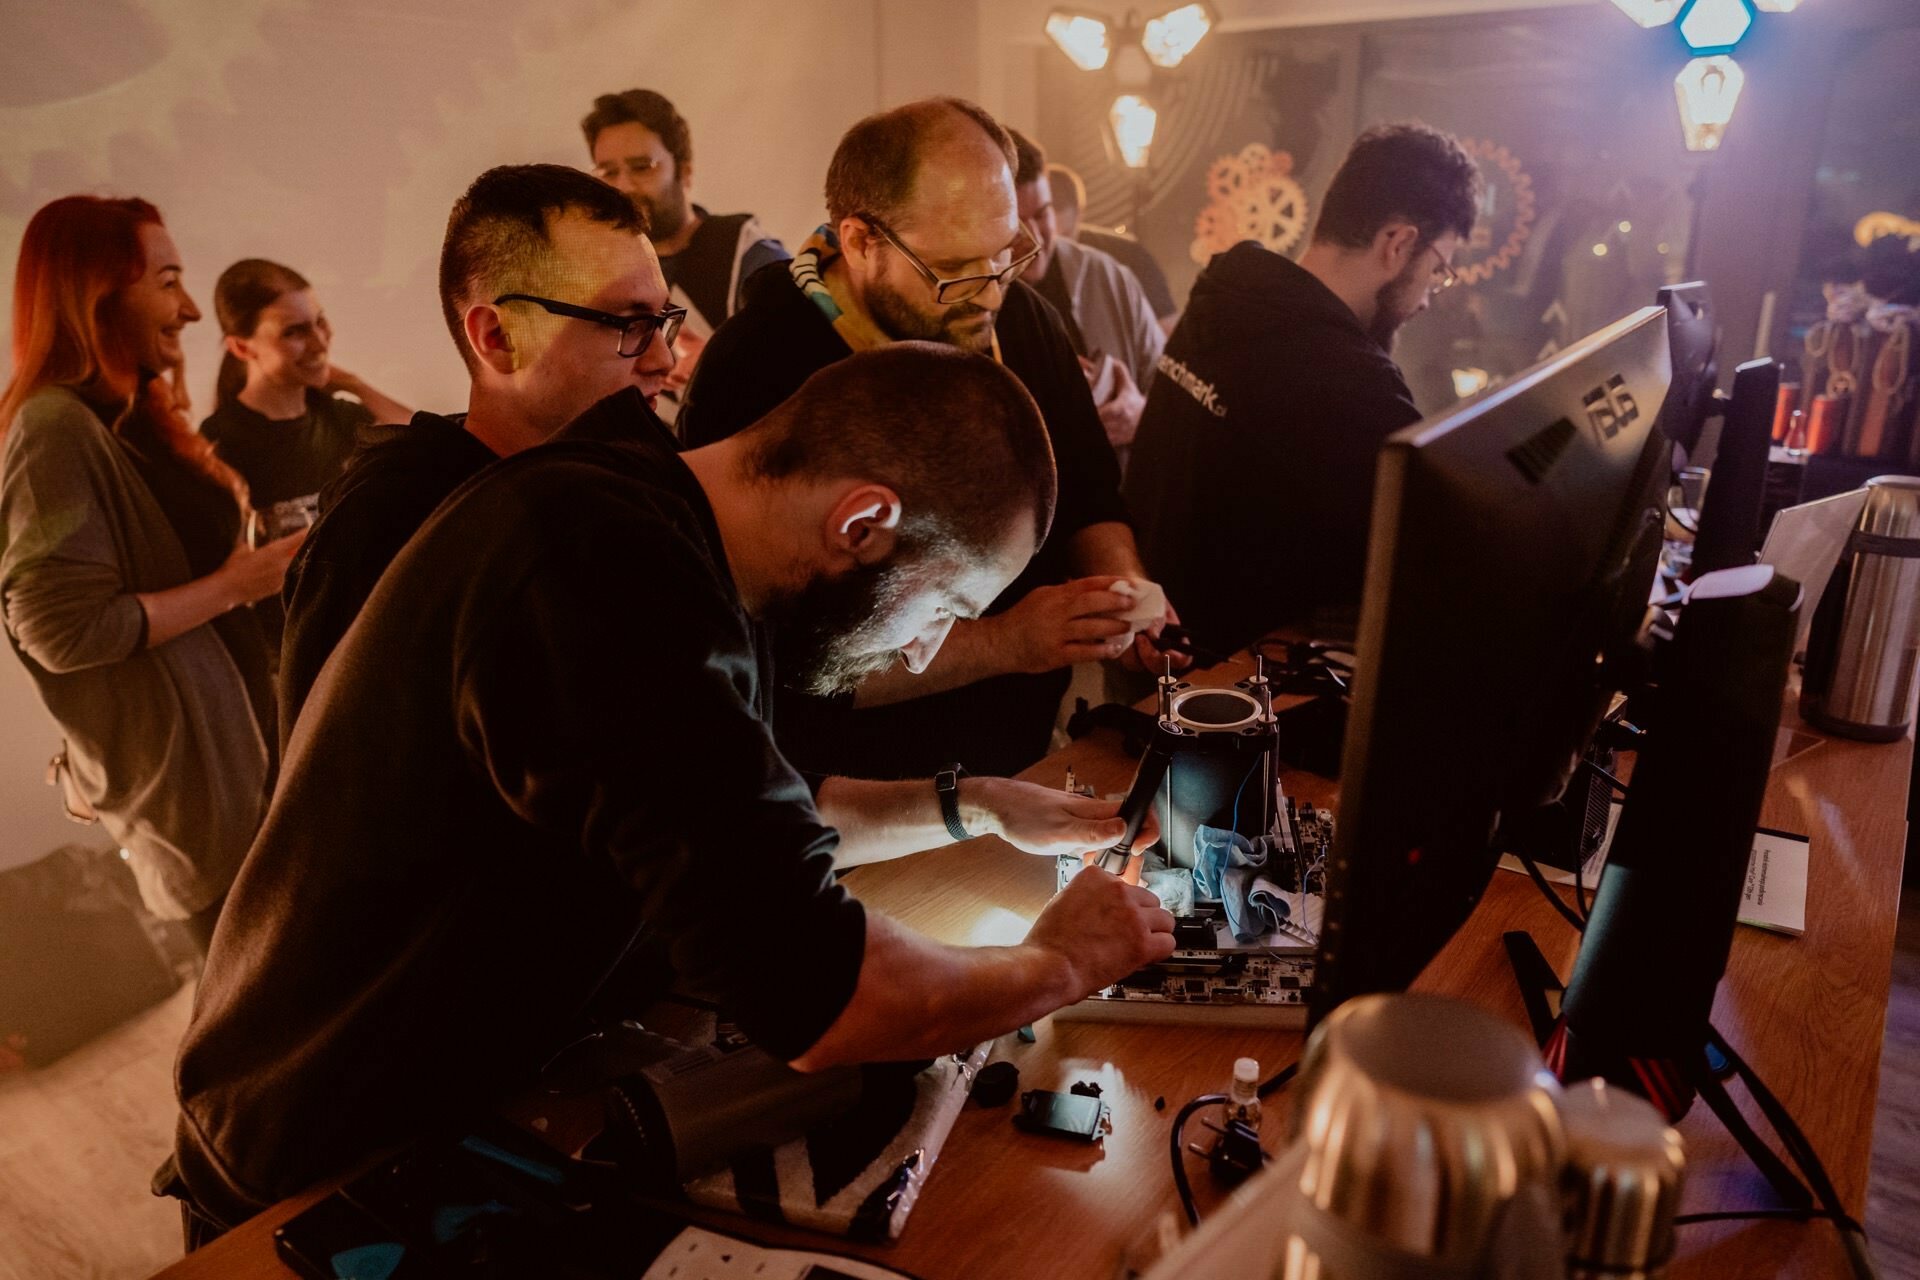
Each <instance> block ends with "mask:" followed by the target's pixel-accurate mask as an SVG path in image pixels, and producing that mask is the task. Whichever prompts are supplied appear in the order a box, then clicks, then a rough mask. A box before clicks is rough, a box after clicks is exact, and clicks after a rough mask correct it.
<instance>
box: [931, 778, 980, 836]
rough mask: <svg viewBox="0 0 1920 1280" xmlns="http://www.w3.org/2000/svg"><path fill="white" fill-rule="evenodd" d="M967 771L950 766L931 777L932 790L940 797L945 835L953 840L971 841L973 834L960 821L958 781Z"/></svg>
mask: <svg viewBox="0 0 1920 1280" xmlns="http://www.w3.org/2000/svg"><path fill="white" fill-rule="evenodd" d="M966 776H967V771H966V770H965V769H963V768H961V767H960V765H959V764H957V763H955V764H950V765H948V766H947V767H946V768H944V769H942V770H941V771H940V772H938V773H936V774H934V775H933V790H934V793H935V794H936V795H938V796H939V797H940V816H941V817H942V818H945V819H946V821H947V834H948V835H950V836H952V837H953V838H954V839H955V840H971V839H972V838H973V834H972V833H971V832H969V831H968V830H967V828H966V826H965V825H964V824H963V823H962V822H961V821H960V779H962V778H964V777H966Z"/></svg>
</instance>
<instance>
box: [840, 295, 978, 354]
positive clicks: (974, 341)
mask: <svg viewBox="0 0 1920 1280" xmlns="http://www.w3.org/2000/svg"><path fill="white" fill-rule="evenodd" d="M862 301H863V302H865V303H866V307H867V311H868V313H869V314H870V315H872V316H873V320H874V323H875V324H877V325H879V326H880V331H881V332H882V333H884V334H886V335H887V336H888V337H889V338H892V339H893V340H894V341H895V342H941V343H945V344H946V345H947V346H950V347H958V348H960V350H962V351H971V352H973V353H974V354H976V355H979V354H982V353H984V352H986V351H987V350H988V349H989V348H991V347H992V345H993V324H992V321H991V317H992V314H993V313H992V312H989V311H987V309H986V308H985V307H982V306H979V305H978V304H976V303H972V302H963V303H960V304H959V305H958V306H953V307H948V308H947V309H946V310H945V311H943V312H941V313H940V314H939V315H937V316H928V315H925V314H923V313H922V312H919V311H916V310H914V309H913V307H912V306H911V305H909V304H908V302H907V300H906V299H905V298H902V297H901V296H900V295H899V294H897V293H895V292H894V291H893V290H891V289H889V288H887V287H886V286H885V285H882V284H874V285H872V286H871V287H869V288H868V289H867V292H866V297H864V298H863V299H862ZM982 314H985V315H987V316H988V317H989V321H988V323H987V325H986V326H985V327H983V328H979V329H974V330H971V331H969V332H968V333H966V334H965V335H964V336H962V335H960V334H958V333H956V332H955V331H954V325H955V324H956V323H957V322H958V321H962V320H967V319H970V318H972V317H973V316H976V315H982Z"/></svg>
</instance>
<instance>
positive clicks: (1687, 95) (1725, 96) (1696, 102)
mask: <svg viewBox="0 0 1920 1280" xmlns="http://www.w3.org/2000/svg"><path fill="white" fill-rule="evenodd" d="M1746 82H1747V76H1746V73H1745V72H1744V71H1742V70H1740V64H1739V63H1737V62H1735V61H1734V60H1733V59H1732V58H1729V57H1728V56H1727V55H1726V54H1724V53H1722V54H1716V55H1715V56H1713V57H1711V58H1695V59H1694V60H1693V61H1692V62H1689V63H1688V64H1687V65H1686V66H1685V67H1683V68H1681V70H1680V74H1679V75H1677V76H1675V77H1674V80H1673V92H1674V96H1675V97H1676V98H1678V99H1679V102H1680V128H1681V130H1682V131H1683V132H1684V133H1685V134H1686V139H1687V150H1689V151H1712V150H1715V149H1716V148H1718V147H1719V145H1720V138H1721V136H1722V135H1723V134H1725V133H1726V131H1727V122H1728V121H1730V120H1732V119H1733V108H1734V107H1735V106H1736V105H1737V104H1738V103H1739V101H1740V89H1741V87H1742V86H1743V85H1745V84H1746Z"/></svg>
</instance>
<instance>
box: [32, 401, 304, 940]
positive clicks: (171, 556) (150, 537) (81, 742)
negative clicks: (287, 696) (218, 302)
mask: <svg viewBox="0 0 1920 1280" xmlns="http://www.w3.org/2000/svg"><path fill="white" fill-rule="evenodd" d="M191 577H192V574H191V572H190V571H189V569H188V567H187V557H186V552H185V551H184V550H182V549H181V546H180V540H179V538H178V537H176V536H175V535H174V531H173V527H172V525H170V524H169V523H168V521H167V518H166V516H165V515H164V514H163V513H162V512H161V510H160V506H159V504H158V503H157V502H156V501H155V500H154V497H153V494H152V492H151V491H150V490H149V489H148V488H147V485H146V483H145V481H143V480H142V479H141V478H140V474H139V472H138V471H136V470H135V469H134V466H133V463H132V462H131V461H130V460H129V459H128V458H127V456H126V453H125V452H124V451H123V450H122V449H121V448H120V447H119V445H118V444H117V442H116V441H115V440H114V437H113V434H112V432H111V431H110V430H109V429H108V427H107V425H106V424H105V423H103V422H102V421H101V420H100V418H99V417H98V416H97V415H96V414H95V413H94V412H93V410H92V409H91V408H89V407H88V406H87V404H86V402H85V401H83V400H82V399H81V398H80V397H79V396H78V395H76V394H74V393H73V392H72V391H69V390H67V389H65V388H61V387H48V388H45V389H43V390H40V391H37V392H35V393H34V394H33V395H32V396H31V397H29V398H28V400H27V402H26V403H25V404H24V405H22V406H21V409H20V413H19V415H18V416H17V417H16V418H15V419H14V421H13V424H12V426H11V427H10V428H9V429H8V431H7V435H6V442H5V448H4V451H0V615H3V616H4V618H5V622H6V629H7V639H8V640H9V641H10V642H11V643H12V644H13V647H14V651H15V652H16V653H18V654H19V655H20V659H21V662H22V663H23V664H24V665H25V667H26V669H27V672H28V674H29V675H31V676H32V678H33V681H34V683H35V685H36V686H38V688H39V691H40V697H41V699H42V700H43V701H44V702H45V703H46V705H47V709H48V711H50V712H51V713H52V714H53V717H54V719H55V720H57V721H58V722H59V724H60V727H61V728H62V730H63V731H64V732H65V733H66V736H67V752H68V757H69V759H70V761H71V763H72V767H73V772H74V777H75V779H76V780H77V781H78V782H79V784H80V788H81V791H82V792H83V794H85V796H86V797H87V799H88V801H90V802H91V803H92V805H93V807H94V809H95V810H96V811H97V812H98V813H99V815H100V819H101V822H102V824H103V825H104V826H105V827H106V829H107V831H108V833H109V834H111V835H112V836H113V838H114V839H115V840H117V841H119V843H120V845H121V847H122V848H124V849H125V850H127V853H128V855H129V858H130V860H131V864H132V867H133V872H134V876H135V878H136V879H137V880H138V881H139V884H140V891H141V895H142V897H143V898H144V899H145V901H146V903H147V906H148V907H149V908H150V909H151V910H152V911H153V912H154V914H155V915H158V916H160V917H162V918H164V919H180V918H183V917H185V916H188V915H191V914H193V913H194V912H196V911H199V910H201V909H203V908H205V907H207V906H209V905H211V904H212V903H214V902H215V901H217V900H218V899H219V898H220V897H221V895H223V894H224V893H225V892H226V891H227V886H228V885H229V884H231V883H232V882H233V877H234V873H235V872H236V871H237V870H239V867H240V862H241V859H242V858H244V857H245V856H246V852H247V847H248V845H249V844H251V843H252V841H253V836H254V833H255V831H256V830H257V829H258V827H259V825H260V818H261V814H262V810H263V808H264V801H265V796H264V794H263V792H264V788H265V784H266V777H267V746H266V741H265V739H264V737H263V736H262V734H261V728H260V726H259V725H258V724H257V723H256V722H255V719H254V714H253V708H252V705H251V704H250V703H249V701H248V699H247V689H246V684H245V681H244V680H243V679H242V677H241V674H240V670H239V668H238V667H236V666H235V665H234V662H233V659H232V658H231V657H230V656H229V655H228V653H227V647H226V645H225V644H223V643H222V642H221V640H220V637H219V636H218V634H216V633H215V631H214V629H213V627H212V626H210V625H202V626H198V627H195V628H194V629H193V630H191V631H189V632H187V633H185V634H184V635H181V636H177V637H175V638H174V639H172V640H169V641H167V642H166V643H165V644H161V645H156V646H153V647H150V648H141V647H140V644H141V639H142V637H143V636H144V635H145V632H146V626H145V617H144V613H143V610H142V608H141V605H140V601H139V600H138V599H137V598H136V595H137V593H140V592H153V591H164V590H166V589H167V588H170V587H177V586H180V585H182V584H183V583H185V582H187V581H189V580H190V578H191ZM49 745H51V744H49Z"/></svg>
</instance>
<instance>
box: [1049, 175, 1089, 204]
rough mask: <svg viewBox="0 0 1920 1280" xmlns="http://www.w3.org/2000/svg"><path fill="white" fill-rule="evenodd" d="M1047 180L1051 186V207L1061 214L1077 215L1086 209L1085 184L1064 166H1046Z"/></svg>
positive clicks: (1078, 176)
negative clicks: (1072, 213)
mask: <svg viewBox="0 0 1920 1280" xmlns="http://www.w3.org/2000/svg"><path fill="white" fill-rule="evenodd" d="M1047 178H1048V180H1049V181H1050V182H1051V183H1052V184H1053V207H1054V208H1055V209H1056V210H1058V211H1059V212H1061V213H1065V212H1067V211H1068V210H1072V211H1073V212H1074V213H1079V212H1080V211H1081V210H1083V209H1085V208H1086V207H1087V184H1086V183H1084V182H1082V181H1081V180H1080V175H1079V174H1077V173H1075V172H1074V171H1073V170H1072V169H1070V168H1068V167H1067V166H1066V165H1064V164H1050V165H1048V166H1047Z"/></svg>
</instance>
